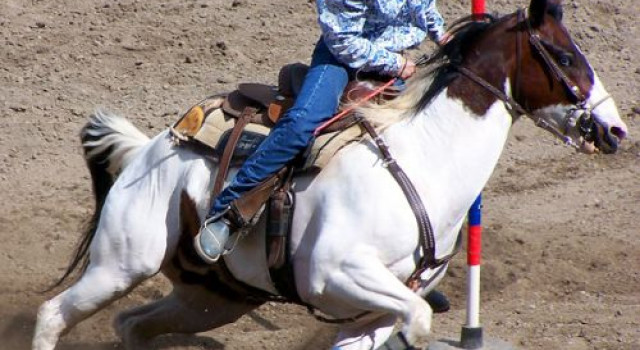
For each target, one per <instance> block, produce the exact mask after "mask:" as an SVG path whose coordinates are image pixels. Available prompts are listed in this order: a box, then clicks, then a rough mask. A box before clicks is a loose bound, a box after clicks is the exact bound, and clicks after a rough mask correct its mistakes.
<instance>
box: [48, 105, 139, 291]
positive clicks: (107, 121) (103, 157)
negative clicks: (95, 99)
mask: <svg viewBox="0 0 640 350" xmlns="http://www.w3.org/2000/svg"><path fill="white" fill-rule="evenodd" d="M80 140H81V142H82V148H83V151H84V159H85V161H86V162H87V167H88V168H89V172H90V173H91V182H92V186H93V195H94V199H95V210H94V212H93V215H92V216H91V219H90V220H89V221H88V222H87V225H86V227H85V230H84V234H83V236H82V239H81V240H80V242H79V243H78V245H77V247H76V249H75V252H74V254H73V258H72V259H71V262H70V263H69V266H68V267H67V270H66V271H65V272H64V274H63V275H62V277H61V278H60V279H59V280H58V281H57V282H55V283H54V284H53V285H52V286H51V287H49V288H48V289H47V290H46V291H50V290H52V289H54V288H56V287H58V286H60V285H61V284H62V283H63V282H64V281H65V280H66V279H67V278H68V277H69V276H70V275H71V274H72V273H73V271H75V270H76V269H78V268H80V274H79V276H80V275H82V274H83V273H84V271H85V270H86V268H87V266H88V264H89V246H90V245H91V241H93V237H94V235H95V233H96V229H97V227H98V221H99V219H100V213H101V211H102V206H103V205H104V201H105V199H106V198H107V194H108V193H109V190H110V189H111V186H113V183H114V182H115V180H116V177H117V176H118V174H119V173H120V172H121V171H122V170H123V169H124V168H125V167H126V166H127V165H128V164H129V163H130V162H131V160H132V159H133V158H134V156H135V155H136V154H137V153H138V150H140V148H141V147H142V146H144V145H145V144H146V143H147V142H149V138H148V137H147V136H146V135H145V134H143V133H142V132H141V131H140V130H138V129H137V128H136V127H135V126H133V124H131V122H129V121H128V120H126V119H124V118H122V117H118V116H116V115H114V114H111V113H108V112H105V111H102V110H98V111H96V112H95V113H94V114H92V115H91V116H90V117H89V121H88V122H87V124H85V126H84V127H83V128H82V130H81V131H80Z"/></svg>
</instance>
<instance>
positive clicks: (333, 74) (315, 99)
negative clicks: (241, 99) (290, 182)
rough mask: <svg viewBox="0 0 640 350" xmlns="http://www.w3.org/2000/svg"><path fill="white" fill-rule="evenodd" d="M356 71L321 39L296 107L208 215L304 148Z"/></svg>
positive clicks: (283, 164) (227, 203)
mask: <svg viewBox="0 0 640 350" xmlns="http://www.w3.org/2000/svg"><path fill="white" fill-rule="evenodd" d="M353 73H354V71H353V70H352V69H351V68H349V67H347V66H344V65H342V64H341V63H340V62H338V61H337V60H336V59H335V57H334V56H333V54H332V53H331V52H330V51H329V49H328V48H327V46H326V45H325V43H324V41H323V40H322V39H320V41H318V43H317V44H316V47H315V50H314V51H313V56H312V58H311V66H310V69H309V71H308V73H307V75H306V77H305V80H304V83H303V85H302V89H301V90H300V94H299V95H298V97H297V99H296V101H295V103H294V105H293V107H291V109H289V110H288V111H287V113H286V114H285V115H284V116H282V118H280V120H278V122H277V123H276V125H275V126H274V127H273V129H271V132H270V133H269V136H268V137H267V138H266V139H265V140H264V141H263V142H262V144H260V146H259V147H258V149H257V150H256V152H255V153H254V154H253V155H251V156H250V157H249V158H248V159H247V160H246V162H245V163H244V164H243V165H242V167H241V168H240V170H239V171H238V173H237V174H236V176H235V178H234V179H233V180H232V181H231V183H230V184H229V186H228V187H226V188H225V189H224V190H223V191H222V192H221V193H220V194H219V195H218V197H216V199H215V201H214V203H213V205H212V207H211V210H210V212H209V216H213V215H214V214H215V213H219V212H221V211H223V210H224V209H226V208H227V207H228V206H229V204H230V203H231V202H232V201H233V200H235V199H237V198H239V197H240V196H241V195H242V194H243V193H245V192H247V191H249V190H251V189H252V188H254V187H255V186H256V185H258V184H259V183H260V182H262V181H264V180H266V179H267V178H268V177H269V176H271V175H272V174H275V173H276V172H277V171H278V170H280V169H281V168H282V167H284V166H285V165H287V164H288V163H289V162H290V161H291V160H293V158H295V157H296V156H297V155H298V154H300V153H301V152H302V151H303V150H305V149H306V147H307V145H308V144H309V142H310V141H311V139H312V137H313V132H314V130H315V129H316V128H317V127H318V126H320V125H321V124H322V123H323V122H325V121H327V120H329V119H330V118H331V117H332V116H333V115H334V114H335V113H336V111H337V109H338V105H339V103H340V97H341V96H342V93H343V91H344V89H345V87H346V86H347V83H348V82H349V76H350V75H352V74H353Z"/></svg>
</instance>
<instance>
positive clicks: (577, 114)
mask: <svg viewBox="0 0 640 350" xmlns="http://www.w3.org/2000/svg"><path fill="white" fill-rule="evenodd" d="M517 22H518V24H520V23H525V24H526V28H527V34H528V35H529V43H530V44H531V45H532V46H533V48H534V49H535V51H536V52H537V53H538V54H539V55H540V56H541V57H542V60H543V61H544V63H545V67H546V69H548V71H549V72H550V73H551V74H552V75H553V76H554V77H555V79H557V80H558V81H559V82H560V83H561V84H562V85H563V86H564V88H565V90H566V91H567V94H568V95H569V97H570V98H571V99H572V100H573V101H576V102H575V103H574V105H573V107H572V108H570V109H568V110H567V113H566V114H565V116H564V118H563V120H564V123H563V124H564V125H563V126H562V127H563V128H564V130H569V129H571V128H573V127H575V126H576V125H577V126H578V130H579V132H580V134H581V136H582V137H583V138H584V140H585V141H587V142H591V141H593V140H594V139H595V133H596V128H595V119H594V117H593V114H592V112H593V110H594V109H595V108H596V107H598V106H599V105H600V104H601V103H603V102H604V101H606V100H607V99H609V98H611V96H609V95H607V96H605V97H604V98H602V99H601V100H599V101H598V102H596V103H594V104H593V105H589V103H588V102H587V98H586V95H585V94H584V93H583V92H582V90H581V89H580V87H579V86H578V85H577V84H575V83H574V82H573V81H572V80H571V79H570V78H569V77H568V76H567V74H566V73H565V72H564V71H563V70H562V69H561V68H560V66H558V63H557V62H556V61H555V59H554V58H553V57H552V56H551V54H550V53H549V52H548V51H547V49H546V48H545V47H544V45H543V44H542V40H541V39H540V35H539V34H538V33H537V32H536V31H535V30H534V28H533V26H532V25H531V21H530V20H529V18H528V17H526V16H525V14H524V10H522V9H520V8H519V9H518V10H517ZM521 35H522V31H521V30H517V32H516V62H517V63H516V64H517V65H518V66H517V68H516V77H515V88H514V95H515V98H512V97H510V96H508V95H507V94H506V93H504V92H503V91H502V90H500V89H498V88H496V87H495V86H493V85H491V84H490V83H488V82H487V81H486V80H485V79H483V78H481V77H480V76H478V75H477V74H476V73H474V72H473V71H471V70H470V69H468V68H466V67H464V66H461V65H458V64H454V63H451V62H450V63H449V65H451V66H452V67H454V68H455V69H457V70H458V71H459V72H460V73H461V74H462V75H464V76H465V77H467V78H468V79H470V80H471V81H473V82H475V83H476V84H478V85H480V86H482V87H483V88H485V89H486V90H488V91H489V92H491V93H492V94H493V95H495V96H496V97H497V98H498V99H500V100H501V101H503V103H504V104H505V106H506V107H507V110H508V111H509V112H510V113H511V114H512V115H513V116H514V119H515V118H517V117H519V116H520V115H525V116H527V117H529V118H530V119H531V120H533V122H534V123H535V125H536V126H538V127H541V128H543V129H545V130H547V131H549V132H551V133H552V134H553V135H555V136H556V137H558V138H559V139H561V140H562V141H563V142H564V143H565V144H566V145H568V146H571V147H574V148H576V149H580V148H581V146H580V145H578V144H576V143H575V142H574V140H573V139H572V138H571V137H570V136H568V135H566V134H565V133H564V132H563V131H562V130H561V129H559V128H558V127H556V126H554V124H553V123H551V122H550V120H549V118H548V117H546V116H540V115H536V114H533V113H531V112H530V111H528V110H527V109H525V108H524V107H522V105H520V104H519V103H518V102H517V99H519V92H520V86H521V64H522V47H521V45H522V40H521Z"/></svg>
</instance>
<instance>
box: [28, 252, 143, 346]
mask: <svg viewBox="0 0 640 350" xmlns="http://www.w3.org/2000/svg"><path fill="white" fill-rule="evenodd" d="M146 277H148V276H145V275H140V274H135V275H132V274H131V273H130V271H122V270H120V269H117V268H114V267H105V266H97V265H95V264H91V265H90V266H89V267H88V269H87V271H86V272H85V273H84V275H83V276H82V277H81V278H80V280H79V281H78V282H77V283H75V284H74V285H73V286H71V287H70V288H68V289H67V290H65V291H63V292H62V293H60V294H58V295H57V296H55V297H54V298H53V299H51V300H49V301H47V302H45V303H44V304H42V306H40V309H39V310H38V321H37V323H36V329H35V335H34V338H33V349H34V350H51V349H54V348H55V345H56V343H57V342H58V339H59V337H60V336H61V335H62V334H63V333H65V332H66V331H68V330H69V329H70V328H71V327H73V326H74V325H75V324H77V323H78V322H80V321H82V320H84V319H85V318H87V317H89V316H91V315H92V314H93V313H95V312H96V311H98V310H100V309H102V308H103V307H105V306H106V305H108V304H109V303H111V302H113V301H114V300H116V299H118V298H119V297H121V296H123V295H124V294H126V293H127V292H128V291H129V290H131V289H132V288H133V287H134V286H135V285H137V284H138V283H139V282H141V281H142V280H143V279H144V278H146Z"/></svg>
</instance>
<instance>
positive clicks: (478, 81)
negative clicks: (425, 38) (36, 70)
mask: <svg viewBox="0 0 640 350" xmlns="http://www.w3.org/2000/svg"><path fill="white" fill-rule="evenodd" d="M486 19H487V20H488V21H484V22H477V21H468V20H467V19H463V20H462V21H460V22H458V23H454V24H453V25H452V29H451V30H452V33H453V34H454V35H453V38H452V40H451V41H449V42H448V43H447V44H445V45H444V46H443V47H442V48H441V49H440V50H439V51H438V53H437V54H435V55H434V56H433V57H431V58H430V59H429V60H426V61H424V62H422V63H421V64H432V63H436V62H442V61H444V62H445V64H441V65H440V66H438V67H437V68H436V69H435V70H434V72H435V77H434V84H432V85H431V86H430V87H429V88H428V90H427V92H426V93H425V94H424V96H423V97H422V99H421V100H420V102H419V103H418V104H417V109H421V108H424V107H425V106H426V105H427V104H429V103H430V102H431V101H432V100H433V97H434V96H435V95H436V94H437V93H438V92H439V91H441V90H442V89H443V88H444V87H448V95H449V96H450V97H453V98H458V99H460V100H462V102H463V103H464V104H465V106H466V107H467V108H469V109H470V110H471V111H472V112H473V113H474V114H476V115H485V114H486V113H487V111H488V109H489V108H490V107H491V106H492V105H493V104H494V103H495V101H496V99H501V100H503V101H504V102H505V104H506V105H507V106H508V107H509V108H510V109H511V110H513V112H514V113H513V114H514V115H521V114H525V115H528V116H530V117H531V118H532V119H533V120H534V121H535V122H536V124H537V125H538V126H541V127H543V128H545V129H547V130H548V131H550V132H552V133H553V134H554V135H556V136H558V137H559V138H561V139H562V140H563V141H564V142H565V143H567V144H570V145H573V146H575V147H576V148H578V149H579V150H580V151H582V152H585V153H593V152H596V151H598V150H601V151H602V152H604V153H614V152H615V151H616V150H617V148H618V142H620V141H621V140H622V139H624V138H625V136H626V134H627V126H626V125H625V124H624V122H623V121H622V120H621V119H620V115H619V113H618V109H617V107H616V105H615V102H614V101H613V99H612V98H611V97H610V96H609V94H608V93H607V91H606V90H605V88H604V86H603V85H602V82H601V81H600V79H598V77H597V75H596V74H595V72H594V71H593V69H592V67H591V65H590V64H589V62H588V61H587V58H586V57H585V56H584V54H583V53H582V52H581V51H580V49H579V48H578V47H577V45H576V44H575V43H574V42H573V40H572V39H571V36H570V35H569V32H568V31H567V29H566V28H565V27H564V25H563V23H562V6H561V4H560V1H559V0H531V4H530V6H529V10H528V15H527V14H526V13H525V11H517V12H516V13H515V14H513V15H510V16H505V17H503V18H500V19H498V20H496V19H494V18H493V17H492V16H490V15H486ZM461 76H464V78H461Z"/></svg>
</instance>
